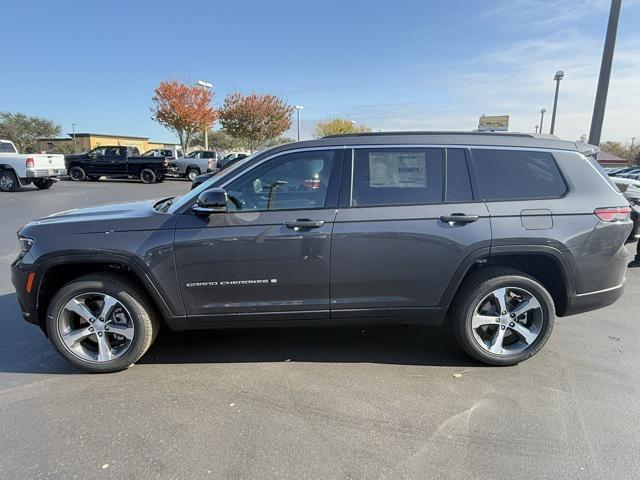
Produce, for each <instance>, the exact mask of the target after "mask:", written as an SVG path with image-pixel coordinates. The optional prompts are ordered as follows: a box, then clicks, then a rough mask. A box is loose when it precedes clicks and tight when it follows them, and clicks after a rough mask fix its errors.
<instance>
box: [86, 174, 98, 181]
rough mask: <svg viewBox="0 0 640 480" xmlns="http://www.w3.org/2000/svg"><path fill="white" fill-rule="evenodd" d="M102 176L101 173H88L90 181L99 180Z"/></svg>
mask: <svg viewBox="0 0 640 480" xmlns="http://www.w3.org/2000/svg"><path fill="white" fill-rule="evenodd" d="M100 178H101V177H100V175H87V179H89V181H90V182H97V181H98V180H100Z"/></svg>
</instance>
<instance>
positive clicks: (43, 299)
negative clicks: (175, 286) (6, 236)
mask: <svg viewBox="0 0 640 480" xmlns="http://www.w3.org/2000/svg"><path fill="white" fill-rule="evenodd" d="M94 272H110V273H115V274H118V275H120V276H122V277H125V278H127V279H128V280H130V281H132V282H133V283H134V284H135V285H136V286H137V287H138V288H139V289H140V290H141V291H142V292H144V293H146V294H147V295H148V297H149V299H150V301H151V302H152V303H153V305H154V306H155V307H156V310H157V311H158V313H159V314H160V317H161V318H162V320H163V321H165V322H166V321H167V319H169V318H172V317H174V316H175V315H174V313H173V312H172V311H171V309H170V307H169V306H168V305H167V303H166V302H165V300H164V298H163V296H162V294H161V293H160V291H159V290H158V288H157V287H156V285H155V284H154V282H153V281H152V280H151V278H149V276H148V275H147V274H146V272H145V271H144V269H142V268H141V267H140V266H139V265H138V264H137V263H136V262H135V260H133V259H131V258H129V257H127V256H124V255H101V256H100V257H99V258H96V255H95V254H94V255H91V254H71V255H64V256H59V257H52V258H49V259H46V260H45V261H43V262H41V263H40V265H39V266H38V268H37V276H36V278H37V279H39V281H37V284H36V292H35V293H36V299H37V300H36V312H37V319H38V325H39V326H40V328H42V330H43V331H44V332H45V333H47V332H46V326H45V325H46V321H45V320H46V318H45V317H46V312H47V308H48V306H49V302H50V301H51V299H52V298H53V296H54V295H55V293H56V292H57V291H58V290H59V289H60V287H61V286H62V285H64V284H66V283H68V282H70V281H72V280H73V279H75V278H78V277H80V276H82V275H85V274H88V273H94Z"/></svg>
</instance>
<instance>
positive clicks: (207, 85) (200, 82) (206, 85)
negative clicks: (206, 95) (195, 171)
mask: <svg viewBox="0 0 640 480" xmlns="http://www.w3.org/2000/svg"><path fill="white" fill-rule="evenodd" d="M198 85H200V86H201V87H202V89H203V90H204V91H205V92H206V91H207V89H209V90H210V89H212V88H213V85H212V84H211V83H209V82H205V81H204V80H198ZM207 130H209V128H208V127H205V128H204V149H205V150H209V135H208V132H207ZM185 155H186V152H185Z"/></svg>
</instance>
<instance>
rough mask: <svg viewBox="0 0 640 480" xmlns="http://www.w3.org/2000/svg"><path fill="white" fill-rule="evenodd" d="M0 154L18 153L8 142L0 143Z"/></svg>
mask: <svg viewBox="0 0 640 480" xmlns="http://www.w3.org/2000/svg"><path fill="white" fill-rule="evenodd" d="M0 153H16V150H15V149H14V148H13V145H11V144H10V143H8V142H0Z"/></svg>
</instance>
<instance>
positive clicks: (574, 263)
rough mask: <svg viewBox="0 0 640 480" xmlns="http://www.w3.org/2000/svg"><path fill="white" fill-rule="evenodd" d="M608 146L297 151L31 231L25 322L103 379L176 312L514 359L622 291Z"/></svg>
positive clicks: (484, 138)
mask: <svg viewBox="0 0 640 480" xmlns="http://www.w3.org/2000/svg"><path fill="white" fill-rule="evenodd" d="M590 149H591V150H590ZM593 152H594V149H592V147H591V146H589V145H585V144H579V143H575V142H569V141H562V140H558V139H556V138H554V137H544V136H536V135H527V134H495V133H491V134H488V133H418V132H413V133H382V134H359V135H349V136H333V137H327V138H323V139H320V140H314V141H305V142H298V143H292V144H287V145H281V146H278V147H275V148H272V149H269V150H266V151H263V152H261V153H258V154H256V155H254V156H251V157H248V158H246V159H244V160H242V161H240V162H238V163H237V164H235V165H233V166H232V167H230V168H229V169H227V170H224V171H223V172H221V173H220V174H218V175H216V176H214V177H213V178H211V179H210V180H208V181H206V182H205V183H203V184H202V185H200V186H199V187H198V188H196V189H194V190H192V191H191V192H189V193H187V194H185V195H184V196H182V197H177V198H165V199H161V200H155V201H143V202H134V203H124V204H118V205H106V206H99V207H92V208H83V209H79V210H73V211H69V212H63V213H60V214H55V215H52V216H49V217H46V218H43V219H40V220H37V221H34V222H32V223H30V224H28V225H26V226H25V227H24V228H22V229H21V230H20V232H19V233H18V236H19V243H20V247H21V252H20V254H19V257H18V259H17V260H16V261H15V262H14V263H13V265H12V280H13V284H14V286H15V288H16V291H17V296H18V298H19V301H20V304H21V307H22V311H23V315H24V317H25V319H26V320H27V321H29V322H31V323H34V324H36V325H39V326H40V328H42V330H43V331H44V332H45V334H46V335H48V337H49V338H50V339H51V342H52V343H53V345H54V347H55V348H56V349H57V350H58V351H59V352H60V353H61V354H62V355H63V356H64V357H65V358H67V359H68V360H69V361H71V362H72V363H74V364H75V365H77V366H79V367H82V368H84V369H86V370H90V371H94V372H111V371H116V370H121V369H125V368H127V367H128V366H129V365H131V364H133V363H134V362H136V361H137V360H138V359H139V358H140V357H141V356H142V355H143V354H144V353H145V352H146V351H147V349H148V348H149V346H150V345H151V343H152V342H153V340H154V338H155V336H156V334H157V333H158V329H159V325H160V324H161V323H164V324H165V325H167V326H168V327H169V328H170V329H173V330H194V329H205V328H225V327H245V326H250V325H256V324H259V325H261V326H262V325H289V324H296V325H317V324H323V323H328V322H331V323H334V324H335V323H338V324H354V323H363V322H376V323H380V322H387V323H396V324H412V323H413V324H422V325H424V324H426V325H441V324H443V323H447V324H449V325H450V326H451V327H452V330H453V332H454V333H455V336H456V338H457V340H458V341H459V343H460V345H461V347H462V348H463V349H464V350H465V351H466V352H467V353H468V354H469V355H471V356H472V357H474V358H475V359H477V360H479V361H481V362H484V363H487V364H491V365H512V364H515V363H518V362H520V361H523V360H525V359H527V358H528V357H531V356H532V355H534V354H535V353H537V352H538V351H539V350H540V349H541V348H542V347H543V345H544V344H545V342H546V341H547V339H548V338H549V336H550V334H551V330H552V329H553V325H554V319H555V317H556V316H568V315H573V314H576V313H580V312H584V311H587V310H592V309H595V308H599V307H603V306H605V305H608V304H610V303H612V302H614V301H615V300H616V299H617V298H618V297H619V296H620V295H621V294H622V292H623V288H624V281H625V270H626V266H627V263H628V262H629V253H628V251H627V250H626V248H625V246H624V245H625V240H626V239H627V237H628V235H629V232H630V230H631V227H632V223H631V221H630V219H629V214H630V208H629V205H628V203H627V201H626V200H625V198H624V197H623V196H622V194H621V193H620V192H619V191H618V190H617V189H616V187H615V186H614V185H613V184H612V183H611V182H610V181H609V179H608V177H607V176H606V175H605V174H604V172H603V171H602V170H601V169H600V167H599V166H598V165H597V164H596V163H595V162H594V161H593V160H592V159H591V158H589V157H588V156H587V155H589V154H591V153H593Z"/></svg>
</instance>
